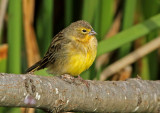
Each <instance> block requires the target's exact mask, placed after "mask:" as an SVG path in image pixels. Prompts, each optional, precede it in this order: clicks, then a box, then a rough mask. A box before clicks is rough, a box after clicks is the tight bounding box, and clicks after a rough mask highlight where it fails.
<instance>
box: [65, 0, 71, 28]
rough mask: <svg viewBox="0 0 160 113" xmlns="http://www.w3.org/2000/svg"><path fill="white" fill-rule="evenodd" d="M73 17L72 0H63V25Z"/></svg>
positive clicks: (68, 22)
mask: <svg viewBox="0 0 160 113" xmlns="http://www.w3.org/2000/svg"><path fill="white" fill-rule="evenodd" d="M72 19H73V0H65V18H64V21H65V25H66V26H68V25H69V24H70V23H71V22H72Z"/></svg>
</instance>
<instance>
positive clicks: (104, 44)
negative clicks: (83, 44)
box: [97, 14, 160, 56]
mask: <svg viewBox="0 0 160 113" xmlns="http://www.w3.org/2000/svg"><path fill="white" fill-rule="evenodd" d="M159 20H160V14H158V15H156V16H154V17H152V18H150V19H148V20H147V21H145V22H142V23H140V24H138V25H135V26H134V27H131V28H129V29H126V30H124V31H122V32H120V33H118V34H117V35H115V36H113V37H111V38H109V39H108V40H103V41H101V42H99V46H98V53H97V54H98V55H97V56H99V55H102V54H104V53H106V52H110V51H112V50H114V49H117V48H119V47H120V46H123V45H124V44H126V43H129V42H131V41H134V40H136V39H138V38H139V37H141V36H144V35H146V34H148V33H150V32H151V31H153V30H155V29H158V28H160V21H159Z"/></svg>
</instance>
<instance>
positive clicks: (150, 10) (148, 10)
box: [141, 0, 160, 79]
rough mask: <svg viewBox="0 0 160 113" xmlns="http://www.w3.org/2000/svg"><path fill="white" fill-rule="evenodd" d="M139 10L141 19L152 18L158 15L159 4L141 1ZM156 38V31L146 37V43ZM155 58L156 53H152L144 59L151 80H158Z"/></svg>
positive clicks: (147, 0) (146, 0)
mask: <svg viewBox="0 0 160 113" xmlns="http://www.w3.org/2000/svg"><path fill="white" fill-rule="evenodd" d="M141 10H142V15H143V18H144V19H148V18H150V17H151V16H154V15H156V14H157V13H159V10H160V4H158V1H156V0H153V1H150V0H141ZM157 36H158V31H154V32H151V33H149V35H147V40H146V42H149V41H150V40H152V39H154V38H155V37H157ZM157 58H158V54H157V52H152V53H151V54H150V55H148V57H146V60H148V62H147V63H149V64H148V66H149V70H150V71H149V72H150V73H149V75H152V76H150V78H151V79H157V78H158V72H159V67H158V59H157ZM143 70H144V69H143ZM147 71H148V70H147ZM144 74H145V73H144Z"/></svg>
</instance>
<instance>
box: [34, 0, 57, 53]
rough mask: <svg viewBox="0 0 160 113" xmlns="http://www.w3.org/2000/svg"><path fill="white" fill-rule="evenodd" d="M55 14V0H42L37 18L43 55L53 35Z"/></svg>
mask: <svg viewBox="0 0 160 113" xmlns="http://www.w3.org/2000/svg"><path fill="white" fill-rule="evenodd" d="M53 14H54V13H53V0H42V1H41V2H40V3H39V10H38V12H37V18H36V19H37V20H36V31H37V32H36V34H37V38H38V43H39V48H40V52H41V55H42V56H43V55H44V54H45V53H46V51H47V49H48V47H49V44H50V42H51V39H52V36H53Z"/></svg>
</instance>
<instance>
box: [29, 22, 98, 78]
mask: <svg viewBox="0 0 160 113" xmlns="http://www.w3.org/2000/svg"><path fill="white" fill-rule="evenodd" d="M95 34H96V33H95V32H94V31H93V28H92V27H91V25H90V24H89V23H88V22H86V21H83V20H81V21H77V22H74V23H72V24H71V25H70V26H68V27H67V28H65V29H64V30H62V31H61V32H59V33H58V34H57V35H56V36H55V37H54V38H53V40H52V43H51V45H50V47H49V49H48V51H47V53H46V54H45V56H44V58H43V59H42V60H40V61H39V62H37V63H36V64H35V65H33V66H32V67H30V68H29V69H28V70H27V72H30V71H35V70H39V69H43V68H45V67H47V68H48V71H49V73H52V74H56V75H62V74H70V75H72V76H78V75H79V74H81V73H82V72H83V71H85V70H87V69H88V68H89V67H90V66H91V65H92V63H93V62H94V60H95V57H96V53H97V40H96V37H95V36H94V35H95Z"/></svg>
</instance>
